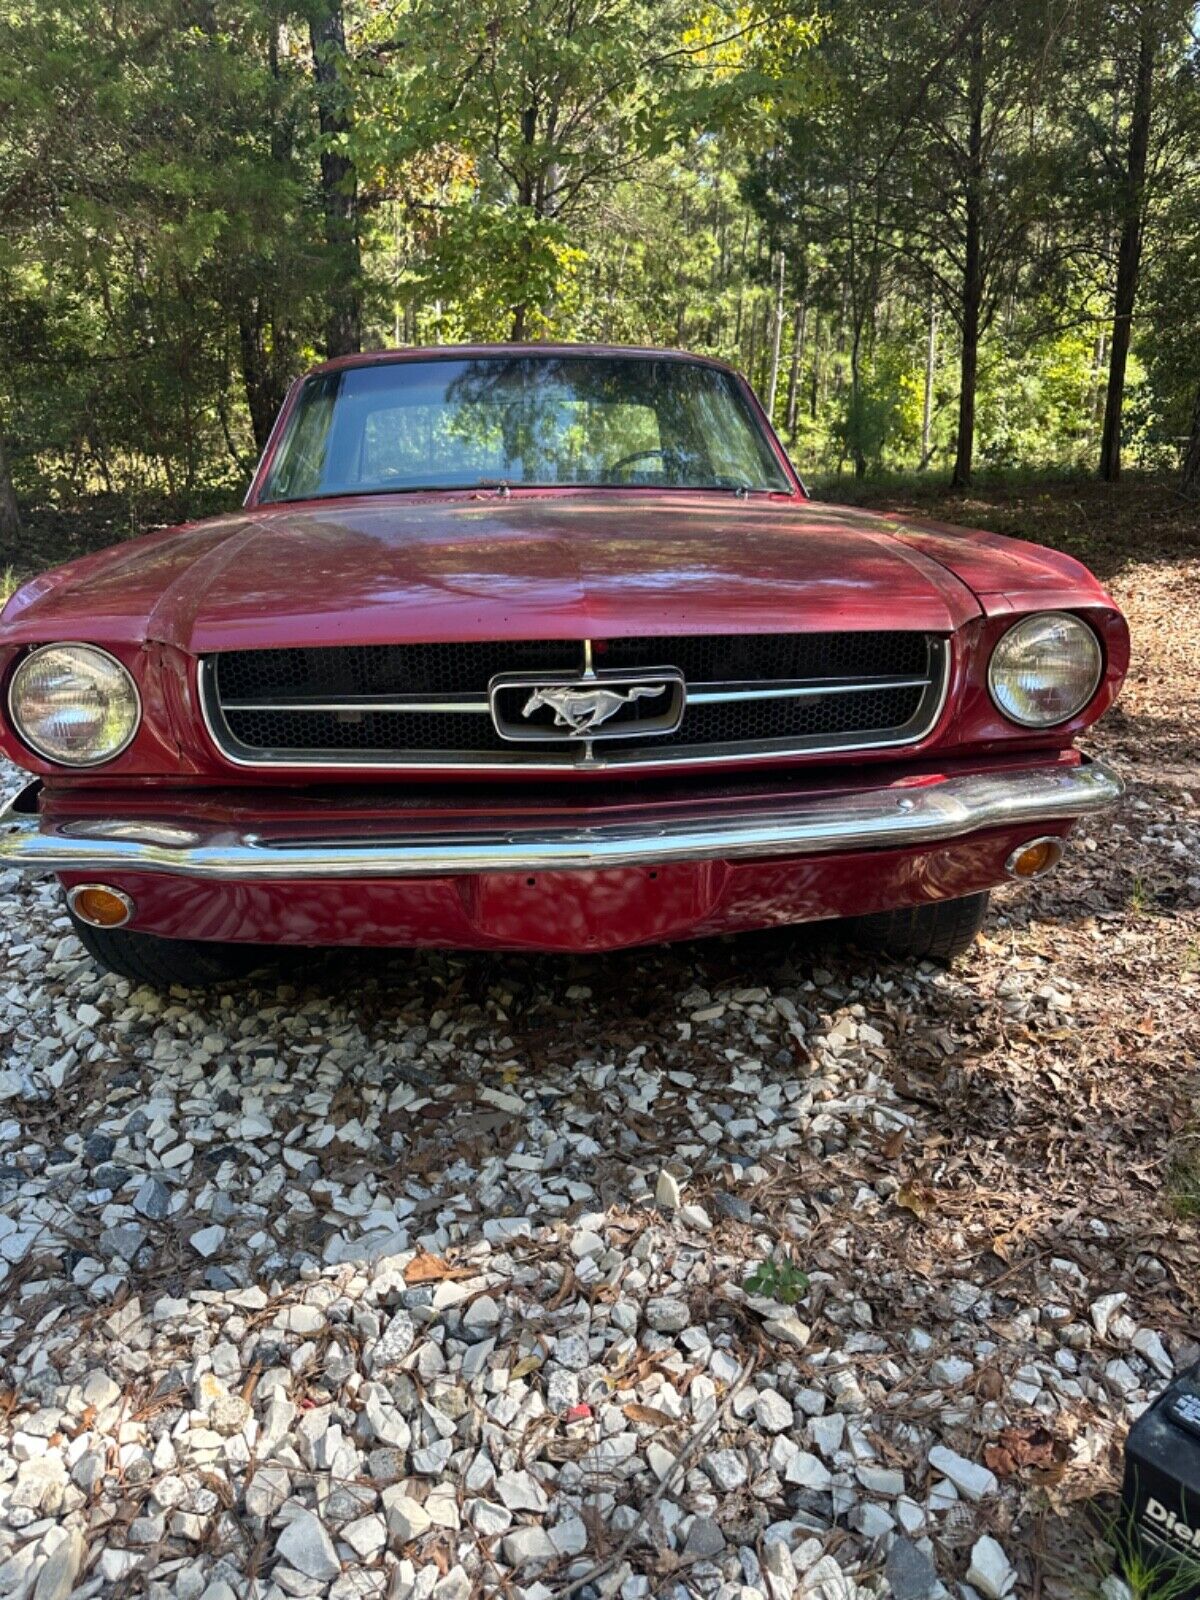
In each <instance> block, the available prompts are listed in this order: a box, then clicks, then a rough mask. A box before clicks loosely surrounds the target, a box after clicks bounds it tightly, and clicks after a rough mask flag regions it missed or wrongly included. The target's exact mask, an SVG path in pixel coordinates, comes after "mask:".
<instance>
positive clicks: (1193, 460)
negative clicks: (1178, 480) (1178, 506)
mask: <svg viewBox="0 0 1200 1600" xmlns="http://www.w3.org/2000/svg"><path fill="white" fill-rule="evenodd" d="M1180 487H1181V488H1182V489H1183V492H1184V494H1192V495H1200V389H1197V390H1196V404H1195V405H1194V406H1193V407H1192V433H1191V437H1190V438H1189V439H1188V446H1187V451H1186V452H1185V454H1184V457H1183V482H1182V484H1181V485H1180Z"/></svg>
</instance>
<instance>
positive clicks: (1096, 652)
mask: <svg viewBox="0 0 1200 1600" xmlns="http://www.w3.org/2000/svg"><path fill="white" fill-rule="evenodd" d="M1047 628H1049V629H1052V630H1056V631H1057V632H1058V634H1059V636H1060V638H1061V637H1062V636H1063V635H1067V636H1070V637H1071V638H1072V640H1073V641H1074V642H1075V646H1076V648H1078V649H1079V650H1081V651H1082V657H1081V659H1080V660H1079V661H1078V662H1077V663H1074V664H1073V663H1071V662H1070V661H1069V660H1068V659H1067V655H1066V653H1065V652H1064V653H1063V654H1062V655H1061V656H1060V664H1061V666H1062V668H1063V669H1064V672H1067V671H1070V670H1072V668H1073V667H1074V669H1075V670H1077V673H1078V676H1077V677H1076V680H1075V683H1074V685H1073V686H1072V685H1069V684H1068V682H1067V681H1066V678H1065V677H1064V680H1063V683H1062V686H1061V691H1060V692H1061V694H1062V696H1063V698H1061V699H1060V701H1059V702H1058V703H1057V704H1055V705H1053V706H1052V707H1051V708H1050V709H1049V711H1048V712H1042V713H1040V714H1039V713H1037V712H1035V711H1033V710H1032V709H1031V708H1030V707H1029V706H1025V707H1022V706H1021V705H1020V702H1019V699H1018V697H1017V696H1016V695H1015V694H1014V692H1013V689H1012V687H1011V685H1010V686H1005V685H1004V684H1003V683H1002V682H1001V680H1000V674H1001V673H1003V672H1010V673H1014V674H1015V673H1017V672H1020V671H1022V670H1024V671H1026V672H1031V673H1032V672H1033V671H1034V670H1035V666H1036V657H1035V656H1034V654H1033V652H1034V651H1036V649H1037V647H1038V645H1039V643H1040V644H1041V645H1042V648H1043V654H1045V632H1046V630H1047ZM1039 634H1040V635H1041V636H1042V637H1041V639H1040V640H1039ZM1022 647H1024V648H1025V649H1026V650H1028V651H1029V652H1030V663H1029V665H1028V666H1026V667H1024V668H1022V667H1021V665H1020V662H1019V658H1018V657H1017V652H1019V651H1020V650H1021V649H1022ZM1103 677H1104V649H1103V646H1102V645H1101V643H1100V639H1099V637H1098V635H1097V634H1096V631H1095V629H1094V628H1092V627H1089V625H1088V624H1087V623H1086V622H1084V620H1083V619H1082V618H1081V617H1077V616H1074V615H1072V613H1071V612H1069V611H1034V612H1031V613H1030V615H1028V616H1025V617H1022V618H1020V620H1019V621H1017V622H1014V623H1013V625H1012V627H1011V628H1008V629H1007V630H1006V631H1005V632H1004V633H1003V634H1001V636H1000V638H999V639H998V640H997V641H996V644H995V647H994V648H993V650H992V654H991V657H990V659H989V661H988V669H987V684H988V693H989V694H990V695H991V698H992V704H993V705H994V706H995V707H996V709H997V710H998V711H999V712H1000V714H1001V715H1002V716H1003V717H1005V718H1006V719H1007V720H1008V721H1009V722H1013V723H1015V724H1016V725H1017V726H1018V727H1020V728H1030V729H1035V730H1042V729H1046V728H1059V727H1061V726H1062V725H1063V724H1064V723H1066V722H1070V721H1071V720H1072V719H1073V718H1074V717H1077V716H1078V715H1079V713H1080V712H1081V711H1083V710H1084V709H1085V708H1086V707H1087V706H1088V705H1090V703H1091V701H1092V699H1093V697H1094V696H1095V693H1096V690H1097V689H1098V688H1099V687H1100V684H1101V681H1102V680H1103ZM1043 684H1044V687H1043V688H1042V690H1041V692H1042V693H1049V692H1052V691H1053V690H1054V688H1055V687H1056V686H1055V683H1054V680H1053V677H1052V675H1051V674H1050V673H1048V672H1044V673H1043ZM1068 689H1069V690H1070V693H1069V695H1068ZM1030 692H1035V691H1030Z"/></svg>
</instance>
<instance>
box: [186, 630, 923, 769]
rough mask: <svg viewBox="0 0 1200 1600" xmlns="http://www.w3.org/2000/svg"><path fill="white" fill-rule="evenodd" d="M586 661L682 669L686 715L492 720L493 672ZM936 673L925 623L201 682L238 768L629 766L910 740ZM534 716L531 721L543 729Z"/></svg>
mask: <svg viewBox="0 0 1200 1600" xmlns="http://www.w3.org/2000/svg"><path fill="white" fill-rule="evenodd" d="M589 668H591V669H594V670H595V672H596V673H598V674H599V675H600V676H599V678H598V679H588V680H586V681H587V682H601V681H602V680H604V679H606V678H607V679H612V680H616V681H618V682H619V681H620V675H621V674H622V673H629V674H631V675H636V674H638V673H647V672H653V671H655V670H657V669H660V668H673V669H675V670H676V671H678V672H680V673H682V674H683V677H684V679H685V682H686V686H687V703H686V709H685V711H684V714H683V721H682V724H681V725H680V726H679V727H678V728H677V729H675V730H674V731H661V730H658V731H653V732H651V731H648V730H647V731H644V732H643V733H642V734H641V735H640V736H638V737H629V736H623V734H622V731H621V730H622V729H623V728H630V729H632V727H634V726H635V725H636V724H637V723H638V722H639V721H641V720H643V719H644V718H645V717H647V716H649V715H651V714H652V713H651V707H652V706H656V705H661V702H657V703H656V702H654V701H651V700H649V699H648V698H647V699H646V700H643V701H638V702H637V703H635V704H630V705H629V706H628V707H625V706H623V707H622V708H621V711H620V713H619V716H617V717H615V718H614V720H613V722H612V724H611V725H610V726H608V727H607V728H606V729H605V730H604V731H603V732H602V733H600V734H598V735H597V736H596V737H595V738H594V739H592V740H589V739H586V738H583V737H572V736H570V735H569V733H567V732H564V736H563V737H562V738H552V737H546V738H542V739H539V740H537V741H536V742H531V743H514V742H512V740H511V739H508V738H504V737H502V736H501V734H500V733H499V732H498V731H497V727H496V723H495V721H494V718H493V714H492V705H491V701H490V699H489V688H490V686H491V685H492V680H493V679H495V678H497V677H498V676H499V675H508V676H511V675H513V674H528V676H529V678H530V680H531V681H532V682H534V683H536V682H538V681H539V680H542V679H549V680H550V681H551V682H555V681H562V680H567V681H570V680H574V679H578V678H581V677H582V676H583V675H584V673H585V670H587V669H589ZM948 670H949V647H948V643H947V641H945V640H944V639H941V638H938V637H935V636H932V635H928V634H925V633H914V632H911V631H905V630H892V631H887V632H883V631H879V632H867V633H808V634H729V635H722V634H711V635H698V636H682V637H653V638H614V639H608V640H595V641H590V642H587V641H582V640H568V641H562V640H517V641H515V642H513V641H501V642H497V643H467V644H421V645H347V646H323V647H318V648H313V649H284V650H233V651H226V652H222V653H221V654H219V655H214V656H210V657H208V658H206V660H205V661H204V662H203V663H202V678H201V689H202V698H203V704H204V709H205V715H206V718H207V720H208V723H209V727H210V730H211V732H212V735H213V737H214V739H215V740H216V742H217V744H218V745H219V746H220V747H221V748H222V749H223V750H224V751H225V753H226V754H227V755H229V756H231V757H232V758H233V759H234V760H236V761H239V762H242V763H244V764H247V765H255V766H258V765H276V764H285V765H290V766H326V765H338V764H348V765H361V766H396V767H404V766H409V767H446V766H475V767H514V766H526V767H528V766H531V765H532V766H542V767H557V768H561V767H573V766H587V767H597V766H606V767H607V766H613V765H620V766H629V767H633V766H646V765H662V764H664V763H674V762H681V761H700V760H704V761H711V760H745V759H748V758H750V757H754V756H760V755H780V754H789V755H790V754H803V753H814V752H816V751H827V750H846V751H852V750H856V749H869V748H873V747H881V746H888V745H902V744H913V743H916V742H917V741H918V740H919V739H921V738H923V737H924V736H925V735H926V734H927V733H928V732H929V730H930V729H931V728H932V726H933V723H934V721H935V719H936V717H937V714H938V711H939V709H940V707H941V704H942V701H943V698H944V692H945V684H946V676H947V673H948ZM520 699H521V696H520V695H517V696H516V700H517V702H519V701H520ZM513 704H514V700H513V698H512V697H511V696H510V697H509V699H508V700H507V701H506V702H505V705H506V716H507V718H508V720H509V725H510V729H511V712H512V706H513ZM546 716H547V714H546V713H545V712H544V711H539V712H537V713H536V714H535V715H534V717H533V718H531V720H532V721H538V720H540V726H542V727H543V728H545V729H546V731H547V732H549V726H548V724H547V721H546Z"/></svg>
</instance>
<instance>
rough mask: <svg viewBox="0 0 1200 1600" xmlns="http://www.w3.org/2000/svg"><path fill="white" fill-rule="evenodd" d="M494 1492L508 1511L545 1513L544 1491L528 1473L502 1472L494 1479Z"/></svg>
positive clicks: (545, 1500) (546, 1503)
mask: <svg viewBox="0 0 1200 1600" xmlns="http://www.w3.org/2000/svg"><path fill="white" fill-rule="evenodd" d="M495 1491H496V1494H497V1496H498V1497H499V1499H500V1500H501V1501H502V1502H503V1504H504V1505H505V1506H506V1507H507V1508H508V1510H509V1511H545V1509H546V1507H547V1506H548V1505H549V1503H550V1502H549V1500H548V1499H547V1497H546V1491H545V1490H544V1489H543V1488H542V1486H541V1484H540V1483H539V1482H538V1481H537V1479H536V1478H535V1477H533V1476H532V1475H531V1474H530V1473H528V1472H504V1473H501V1475H500V1476H499V1477H498V1478H497V1479H496V1484H495Z"/></svg>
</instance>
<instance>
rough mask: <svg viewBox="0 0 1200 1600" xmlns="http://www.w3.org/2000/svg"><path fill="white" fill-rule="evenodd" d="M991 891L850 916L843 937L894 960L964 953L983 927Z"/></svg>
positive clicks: (938, 958) (945, 958) (942, 957)
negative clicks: (859, 915) (893, 909)
mask: <svg viewBox="0 0 1200 1600" xmlns="http://www.w3.org/2000/svg"><path fill="white" fill-rule="evenodd" d="M990 899H991V895H990V894H988V892H987V891H986V890H984V892H983V893H982V894H967V895H963V896H962V897H961V898H960V899H957V900H930V901H927V902H926V903H925V904H924V905H918V906H901V907H900V908H899V909H898V910H896V911H876V912H873V913H872V914H871V915H869V916H865V917H851V918H850V919H849V920H848V921H847V923H846V937H847V939H848V940H849V941H850V943H852V944H856V945H860V946H861V947H862V948H863V949H866V950H875V951H877V952H878V953H879V954H880V955H885V956H892V957H893V958H894V959H895V960H897V961H944V962H945V963H946V964H947V966H948V965H949V964H950V962H952V961H953V960H955V958H956V957H958V956H961V955H964V954H965V953H966V951H968V950H969V949H970V948H971V946H972V945H973V944H974V943H975V938H976V935H977V934H978V933H979V930H980V929H981V928H982V927H983V921H984V918H985V917H986V916H987V909H988V901H989V900H990Z"/></svg>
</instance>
